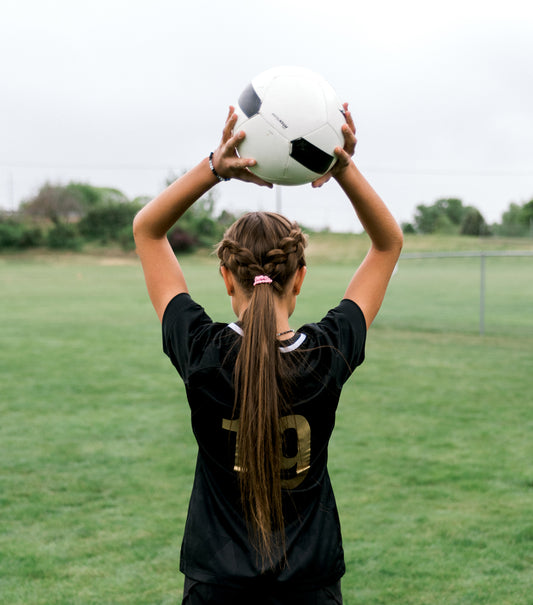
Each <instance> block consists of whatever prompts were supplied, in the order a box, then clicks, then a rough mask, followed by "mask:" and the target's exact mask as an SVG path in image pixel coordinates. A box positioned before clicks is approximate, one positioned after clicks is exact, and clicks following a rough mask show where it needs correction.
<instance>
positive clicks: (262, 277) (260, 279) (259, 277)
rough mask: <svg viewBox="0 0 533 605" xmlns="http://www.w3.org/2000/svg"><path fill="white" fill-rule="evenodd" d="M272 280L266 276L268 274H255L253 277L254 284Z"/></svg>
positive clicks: (269, 282) (268, 282)
mask: <svg viewBox="0 0 533 605" xmlns="http://www.w3.org/2000/svg"><path fill="white" fill-rule="evenodd" d="M271 283H272V280H271V279H270V277H268V275H256V276H255V277H254V286H257V284H271Z"/></svg>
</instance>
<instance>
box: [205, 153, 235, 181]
mask: <svg viewBox="0 0 533 605" xmlns="http://www.w3.org/2000/svg"><path fill="white" fill-rule="evenodd" d="M209 168H211V172H212V173H213V174H214V175H215V176H216V177H217V179H218V180H219V181H230V180H231V179H230V178H226V177H224V176H220V174H218V172H217V171H216V170H215V167H214V166H213V152H211V153H210V154H209Z"/></svg>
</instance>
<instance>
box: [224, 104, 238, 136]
mask: <svg viewBox="0 0 533 605" xmlns="http://www.w3.org/2000/svg"><path fill="white" fill-rule="evenodd" d="M232 109H233V108H232V107H230V112H229V114H228V119H227V120H226V123H225V124H224V130H223V131H222V142H223V143H227V141H228V140H229V139H230V138H231V137H232V135H233V128H234V126H235V123H236V122H237V114H236V113H233V111H232Z"/></svg>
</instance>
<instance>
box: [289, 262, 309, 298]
mask: <svg viewBox="0 0 533 605" xmlns="http://www.w3.org/2000/svg"><path fill="white" fill-rule="evenodd" d="M306 273H307V267H305V266H304V267H300V268H299V269H296V274H295V276H294V285H293V287H292V292H293V294H295V295H296V296H298V294H300V290H301V289H302V284H303V283H304V279H305V275H306Z"/></svg>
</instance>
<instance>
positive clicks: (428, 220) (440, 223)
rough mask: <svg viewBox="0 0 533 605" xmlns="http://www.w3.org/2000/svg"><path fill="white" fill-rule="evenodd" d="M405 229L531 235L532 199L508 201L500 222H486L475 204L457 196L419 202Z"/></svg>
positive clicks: (474, 234) (408, 231) (489, 234)
mask: <svg viewBox="0 0 533 605" xmlns="http://www.w3.org/2000/svg"><path fill="white" fill-rule="evenodd" d="M402 227H403V230H404V233H430V234H431V233H442V234H455V235H473V236H491V235H495V236H501V237H527V236H533V199H532V200H530V201H529V202H526V203H524V204H515V203H511V204H510V205H509V207H508V209H507V210H506V211H505V212H504V213H503V215H502V221H501V223H494V224H492V225H489V224H487V222H486V221H485V218H484V217H483V215H482V214H481V212H480V211H479V210H478V209H477V208H475V207H474V206H465V205H464V204H463V202H462V201H461V200H460V199H457V198H445V199H439V200H437V201H436V202H434V203H433V204H429V205H427V204H419V205H418V206H417V207H416V211H415V215H414V218H413V221H412V222H410V223H403V225H402Z"/></svg>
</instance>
